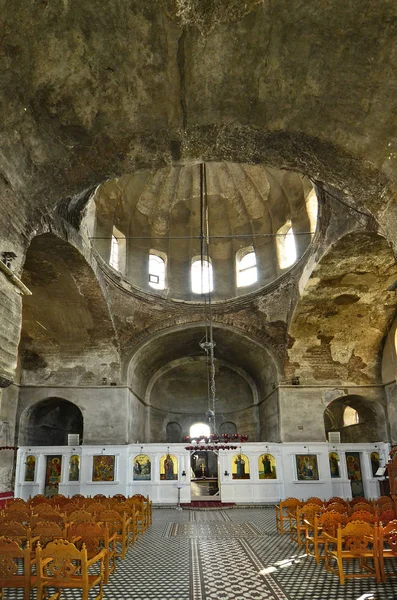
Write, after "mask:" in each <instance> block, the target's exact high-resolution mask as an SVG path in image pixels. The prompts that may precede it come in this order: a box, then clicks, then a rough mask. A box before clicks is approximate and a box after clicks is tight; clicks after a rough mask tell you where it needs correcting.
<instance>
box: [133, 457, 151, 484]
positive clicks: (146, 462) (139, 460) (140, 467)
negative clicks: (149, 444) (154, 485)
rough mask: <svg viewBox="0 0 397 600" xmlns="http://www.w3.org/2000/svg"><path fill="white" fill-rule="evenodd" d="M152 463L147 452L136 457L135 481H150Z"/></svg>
mask: <svg viewBox="0 0 397 600" xmlns="http://www.w3.org/2000/svg"><path fill="white" fill-rule="evenodd" d="M151 471H152V465H151V462H150V458H149V457H148V456H147V455H146V454H138V456H136V457H135V458H134V468H133V479H134V481H150V480H151Z"/></svg>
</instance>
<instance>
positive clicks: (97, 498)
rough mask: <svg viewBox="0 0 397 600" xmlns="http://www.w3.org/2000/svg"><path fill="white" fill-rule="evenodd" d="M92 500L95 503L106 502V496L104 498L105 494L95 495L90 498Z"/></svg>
mask: <svg viewBox="0 0 397 600" xmlns="http://www.w3.org/2000/svg"><path fill="white" fill-rule="evenodd" d="M92 498H93V500H95V502H102V501H103V500H104V501H106V500H107V499H108V497H107V496H105V494H95V496H93V497H92Z"/></svg>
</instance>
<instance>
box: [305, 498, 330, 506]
mask: <svg viewBox="0 0 397 600" xmlns="http://www.w3.org/2000/svg"><path fill="white" fill-rule="evenodd" d="M305 504H317V505H318V506H324V504H325V502H324V500H321V498H317V496H310V498H308V499H307V500H305Z"/></svg>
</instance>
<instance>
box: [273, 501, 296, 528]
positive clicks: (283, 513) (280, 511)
mask: <svg viewBox="0 0 397 600" xmlns="http://www.w3.org/2000/svg"><path fill="white" fill-rule="evenodd" d="M297 506H302V502H301V500H298V498H286V499H285V500H280V503H279V504H276V505H275V509H276V530H277V531H279V532H280V533H281V535H284V533H289V532H290V530H289V527H287V529H286V528H285V523H289V515H290V513H291V512H293V511H296V507H297Z"/></svg>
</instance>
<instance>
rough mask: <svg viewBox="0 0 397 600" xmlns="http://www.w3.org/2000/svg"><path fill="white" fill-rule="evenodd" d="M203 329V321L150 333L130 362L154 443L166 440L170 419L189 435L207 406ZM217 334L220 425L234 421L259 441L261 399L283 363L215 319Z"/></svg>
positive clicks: (263, 416) (131, 379) (132, 379)
mask: <svg viewBox="0 0 397 600" xmlns="http://www.w3.org/2000/svg"><path fill="white" fill-rule="evenodd" d="M204 331H205V323H190V324H186V325H182V326H177V327H169V328H167V329H163V330H162V331H159V332H158V333H156V334H153V335H152V336H150V337H148V338H147V339H146V340H145V342H143V343H142V344H141V345H140V346H139V347H138V348H137V349H136V350H135V352H134V354H133V355H132V357H131V359H130V361H129V363H128V364H127V367H126V369H125V371H126V375H125V377H126V380H127V382H128V385H129V386H130V387H131V389H132V390H133V391H134V394H135V395H136V396H138V397H140V398H143V399H144V400H145V402H146V404H147V405H148V407H149V408H148V412H149V413H150V427H151V431H150V436H149V437H150V439H151V441H153V442H164V441H166V440H165V434H166V425H167V423H168V422H170V421H175V422H177V423H179V424H180V425H181V427H182V436H187V435H189V428H190V426H191V425H193V424H194V423H196V422H198V421H202V420H203V418H204V415H205V412H206V411H207V410H208V400H207V364H206V356H205V353H204V352H203V350H202V349H201V348H200V346H199V343H200V341H201V340H202V338H203V335H204ZM213 334H214V340H215V342H216V349H215V369H216V375H215V380H216V395H217V398H219V406H218V407H217V408H219V410H217V415H218V418H217V422H216V425H217V427H219V426H220V425H221V424H222V423H223V422H224V421H225V420H227V421H231V422H233V423H235V425H236V426H237V429H238V431H241V432H244V433H247V434H248V435H249V439H250V441H255V440H258V439H260V437H261V436H262V433H261V431H262V429H265V428H266V414H267V413H266V406H265V403H262V404H261V405H260V407H259V402H260V399H261V398H264V397H265V396H266V395H267V394H268V393H269V391H271V390H272V389H273V386H274V384H275V382H277V381H278V373H279V364H278V362H277V360H276V359H275V357H274V355H273V353H272V352H271V351H270V350H269V348H268V347H265V346H264V345H263V344H262V343H260V342H259V341H258V340H257V339H256V338H254V337H253V336H251V335H247V334H246V333H245V332H244V331H241V330H239V329H237V328H235V327H231V326H226V325H221V324H219V323H216V324H214V328H213ZM193 384H194V385H193ZM276 426H277V424H276ZM264 437H265V436H264ZM264 437H263V438H262V439H264ZM274 437H277V435H275V436H274ZM267 439H272V435H271V434H270V435H269V436H268V437H267Z"/></svg>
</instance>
